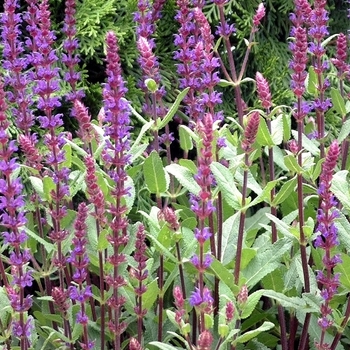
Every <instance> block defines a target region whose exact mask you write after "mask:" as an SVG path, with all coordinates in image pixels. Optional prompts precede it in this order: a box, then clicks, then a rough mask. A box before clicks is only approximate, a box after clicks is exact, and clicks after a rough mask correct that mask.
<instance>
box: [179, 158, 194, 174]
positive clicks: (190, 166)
mask: <svg viewBox="0 0 350 350" xmlns="http://www.w3.org/2000/svg"><path fill="white" fill-rule="evenodd" d="M179 164H180V165H181V166H184V167H185V168H187V169H188V170H190V171H191V173H192V174H193V175H194V174H197V172H198V168H197V166H196V164H195V163H194V161H193V160H190V159H180V160H179Z"/></svg>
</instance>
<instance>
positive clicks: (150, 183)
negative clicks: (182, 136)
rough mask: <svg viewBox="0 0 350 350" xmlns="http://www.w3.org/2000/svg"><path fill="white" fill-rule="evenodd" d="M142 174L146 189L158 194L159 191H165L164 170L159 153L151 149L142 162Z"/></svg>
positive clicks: (166, 187)
mask: <svg viewBox="0 0 350 350" xmlns="http://www.w3.org/2000/svg"><path fill="white" fill-rule="evenodd" d="M143 175H144V178H145V183H146V185H147V188H148V190H149V191H150V192H151V193H155V194H157V195H158V196H159V195H160V193H162V192H165V191H167V189H168V186H167V181H166V177H165V170H164V168H163V163H162V160H161V158H160V157H159V154H158V153H157V152H156V151H152V152H151V154H150V155H149V156H148V158H146V159H145V161H144V163H143Z"/></svg>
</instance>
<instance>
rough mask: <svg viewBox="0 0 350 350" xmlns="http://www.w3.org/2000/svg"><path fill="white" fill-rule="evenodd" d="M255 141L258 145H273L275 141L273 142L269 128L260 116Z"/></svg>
mask: <svg viewBox="0 0 350 350" xmlns="http://www.w3.org/2000/svg"><path fill="white" fill-rule="evenodd" d="M256 141H257V142H258V144H259V145H260V146H268V147H272V146H275V143H274V142H273V139H272V137H271V134H270V132H269V129H268V127H267V125H266V121H265V119H264V118H263V117H261V116H260V123H259V129H258V133H257V135H256Z"/></svg>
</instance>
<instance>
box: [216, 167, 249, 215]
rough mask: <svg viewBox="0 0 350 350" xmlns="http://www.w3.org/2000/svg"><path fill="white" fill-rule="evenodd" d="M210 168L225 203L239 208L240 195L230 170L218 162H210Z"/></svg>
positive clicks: (236, 208)
mask: <svg viewBox="0 0 350 350" xmlns="http://www.w3.org/2000/svg"><path fill="white" fill-rule="evenodd" d="M210 169H211V171H212V172H213V175H214V177H215V180H216V182H217V184H218V186H219V189H220V190H221V192H222V196H223V198H224V199H225V200H226V202H227V204H229V205H230V206H231V207H232V208H233V209H235V210H239V209H240V208H241V202H242V195H241V193H240V192H239V191H238V189H237V187H236V185H235V180H234V177H233V175H232V174H231V171H230V170H229V169H227V168H226V167H225V166H224V165H222V164H220V163H218V162H213V163H211V164H210Z"/></svg>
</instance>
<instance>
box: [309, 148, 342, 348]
mask: <svg viewBox="0 0 350 350" xmlns="http://www.w3.org/2000/svg"><path fill="white" fill-rule="evenodd" d="M339 154H340V147H339V145H338V143H337V141H334V142H332V144H331V145H330V147H329V150H328V153H327V155H326V159H325V162H324V163H323V166H322V172H321V175H320V184H319V190H318V193H319V196H320V209H319V210H318V214H317V227H316V230H317V233H318V236H317V237H316V240H315V242H314V244H315V247H316V248H321V249H323V250H324V251H325V254H324V256H323V259H322V262H323V265H324V267H325V272H323V271H318V273H317V281H318V282H319V283H320V284H321V285H322V286H323V289H322V291H321V296H322V298H323V299H324V302H323V304H322V305H321V318H320V319H319V322H318V323H319V325H320V327H321V329H322V331H325V330H326V329H327V328H329V327H330V326H331V325H332V321H331V320H330V319H329V315H330V314H331V312H332V309H331V307H330V306H329V303H330V301H331V299H332V298H333V296H334V295H335V293H336V292H337V288H338V286H339V275H338V274H335V275H334V274H333V269H334V267H335V266H336V265H337V264H339V263H340V262H341V260H340V257H339V255H337V254H335V255H333V256H332V253H331V250H332V249H333V248H334V247H336V246H337V245H338V244H339V242H338V235H337V232H338V230H337V228H336V226H335V224H334V220H335V219H336V218H337V217H338V211H337V210H336V208H335V206H336V205H337V202H336V201H335V199H334V195H333V194H332V192H331V190H330V188H331V181H332V177H333V172H334V169H335V166H336V164H337V159H338V157H339ZM321 342H322V340H321Z"/></svg>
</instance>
